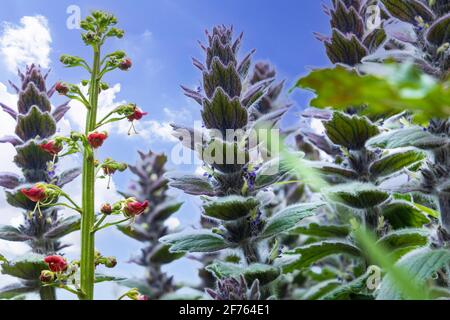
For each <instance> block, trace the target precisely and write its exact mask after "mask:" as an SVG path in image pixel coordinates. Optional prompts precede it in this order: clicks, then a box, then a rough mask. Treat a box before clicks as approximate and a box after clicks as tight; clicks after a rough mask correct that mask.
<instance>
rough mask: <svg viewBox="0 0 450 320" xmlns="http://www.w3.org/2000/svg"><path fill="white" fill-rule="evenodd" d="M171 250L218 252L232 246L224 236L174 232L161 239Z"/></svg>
mask: <svg viewBox="0 0 450 320" xmlns="http://www.w3.org/2000/svg"><path fill="white" fill-rule="evenodd" d="M160 241H161V242H162V243H165V244H168V245H170V252H216V251H220V250H223V249H226V248H229V247H231V244H230V243H228V242H227V241H226V240H225V239H224V238H223V237H221V236H219V235H217V234H214V233H211V232H207V231H202V232H192V233H174V234H171V235H168V236H165V237H163V238H161V239H160Z"/></svg>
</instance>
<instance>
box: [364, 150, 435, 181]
mask: <svg viewBox="0 0 450 320" xmlns="http://www.w3.org/2000/svg"><path fill="white" fill-rule="evenodd" d="M426 158H427V155H426V154H425V153H424V152H420V151H416V150H408V151H401V152H396V153H392V154H390V155H387V156H385V157H383V158H381V159H379V160H377V161H375V162H373V163H372V165H371V166H370V168H369V171H370V174H371V175H372V176H374V177H377V178H379V177H385V176H389V175H391V174H394V173H396V172H398V171H400V170H403V169H407V168H410V167H412V166H414V165H417V164H418V163H421V162H423V161H424V160H425V159H426Z"/></svg>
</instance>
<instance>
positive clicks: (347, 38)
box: [325, 29, 368, 66]
mask: <svg viewBox="0 0 450 320" xmlns="http://www.w3.org/2000/svg"><path fill="white" fill-rule="evenodd" d="M325 48H326V51H327V55H328V57H329V58H330V60H331V62H332V63H344V64H347V65H350V66H354V65H357V64H358V63H360V62H361V61H362V59H363V58H364V57H365V56H367V54H368V51H367V49H366V47H364V45H363V44H362V43H361V41H360V40H359V39H358V37H356V36H355V35H354V34H352V33H348V34H343V33H342V32H340V31H339V30H337V29H333V33H332V35H331V39H330V40H329V41H325Z"/></svg>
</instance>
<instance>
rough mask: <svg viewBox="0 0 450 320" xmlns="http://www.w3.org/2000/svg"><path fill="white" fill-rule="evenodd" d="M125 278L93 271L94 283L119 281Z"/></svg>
mask: <svg viewBox="0 0 450 320" xmlns="http://www.w3.org/2000/svg"><path fill="white" fill-rule="evenodd" d="M124 280H126V279H125V278H120V277H115V276H108V275H105V274H101V273H95V283H102V282H121V281H124Z"/></svg>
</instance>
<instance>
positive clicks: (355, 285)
mask: <svg viewBox="0 0 450 320" xmlns="http://www.w3.org/2000/svg"><path fill="white" fill-rule="evenodd" d="M372 274H373V272H372V271H371V270H368V271H367V272H366V273H365V274H363V275H362V276H360V277H358V278H356V279H355V280H353V281H351V282H349V283H346V284H343V285H341V286H339V287H337V288H335V289H334V290H333V291H331V292H329V293H328V294H326V295H325V296H323V297H322V300H346V299H349V297H350V296H351V295H352V294H358V293H360V292H361V291H362V290H364V289H366V288H367V280H368V278H369V277H370V276H371V275H372Z"/></svg>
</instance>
